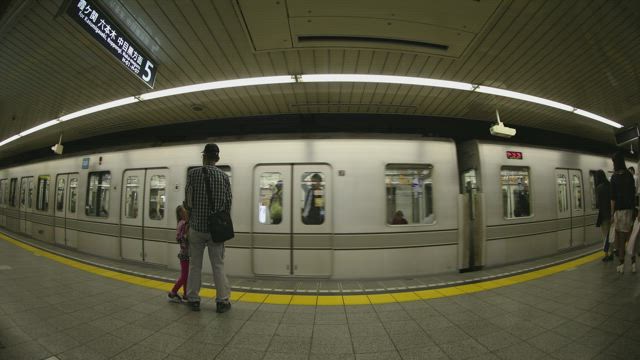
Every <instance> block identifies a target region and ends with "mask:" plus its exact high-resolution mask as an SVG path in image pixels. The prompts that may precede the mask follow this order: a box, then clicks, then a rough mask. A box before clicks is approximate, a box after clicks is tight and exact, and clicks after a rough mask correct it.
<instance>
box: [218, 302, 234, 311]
mask: <svg viewBox="0 0 640 360" xmlns="http://www.w3.org/2000/svg"><path fill="white" fill-rule="evenodd" d="M229 310H231V303H230V302H228V301H221V302H217V303H216V312H217V313H220V314H222V313H225V312H227V311H229Z"/></svg>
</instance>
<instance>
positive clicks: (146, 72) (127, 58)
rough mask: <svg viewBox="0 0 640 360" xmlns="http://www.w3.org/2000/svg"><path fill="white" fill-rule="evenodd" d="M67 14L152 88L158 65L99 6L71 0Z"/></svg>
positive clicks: (80, 0)
mask: <svg viewBox="0 0 640 360" xmlns="http://www.w3.org/2000/svg"><path fill="white" fill-rule="evenodd" d="M67 15H69V16H70V17H71V18H72V19H73V20H75V22H77V23H78V24H80V26H82V28H84V29H85V30H86V31H87V32H88V33H89V34H91V36H93V38H94V39H96V41H98V42H99V43H100V44H102V46H104V47H105V48H106V49H107V50H108V51H109V52H110V53H111V54H112V55H113V56H115V57H116V58H117V59H118V60H119V61H120V63H122V65H124V66H125V67H126V68H127V69H129V71H131V72H132V73H133V74H135V75H136V76H137V77H138V78H140V79H141V80H142V81H144V83H145V84H147V86H149V87H150V88H152V89H153V85H154V83H155V81H156V72H157V71H158V67H157V66H156V64H155V63H154V62H153V61H152V60H151V59H150V58H149V56H147V55H146V54H145V53H144V52H143V51H142V48H141V47H140V46H138V45H136V44H134V42H133V41H132V40H131V39H129V37H128V36H126V35H125V33H124V32H123V31H121V30H120V28H118V26H117V25H116V24H115V22H113V21H112V20H111V19H109V17H107V16H106V15H105V14H104V13H103V12H102V10H100V8H98V7H97V6H96V5H95V4H93V3H92V2H90V1H88V0H73V1H72V2H71V3H70V5H69V7H68V8H67Z"/></svg>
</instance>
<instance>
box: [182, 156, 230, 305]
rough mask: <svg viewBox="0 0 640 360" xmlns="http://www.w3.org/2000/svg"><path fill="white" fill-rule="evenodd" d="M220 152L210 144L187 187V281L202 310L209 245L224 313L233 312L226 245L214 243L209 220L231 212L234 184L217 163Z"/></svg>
mask: <svg viewBox="0 0 640 360" xmlns="http://www.w3.org/2000/svg"><path fill="white" fill-rule="evenodd" d="M219 154H220V149H219V148H218V145H216V144H207V145H206V146H205V147H204V151H203V152H202V166H203V167H199V168H194V169H191V170H189V173H188V174H187V184H186V186H185V199H186V205H187V209H188V210H189V253H190V255H191V261H190V263H189V278H188V280H187V299H188V304H189V306H190V307H191V310H193V311H200V296H199V293H200V287H201V286H202V280H201V275H202V256H203V255H204V248H205V246H207V247H208V250H209V260H210V261H211V268H212V270H213V280H214V281H215V284H216V312H219V313H223V312H226V311H228V310H229V309H231V303H230V302H229V295H230V294H231V289H230V287H229V281H228V280H227V276H226V274H225V272H224V242H219V243H217V242H213V240H212V239H211V234H210V233H209V230H210V229H209V223H208V221H207V217H208V215H209V213H210V210H214V211H220V210H226V211H229V212H230V211H231V184H230V183H229V177H228V176H227V174H225V173H224V172H223V171H222V170H220V169H218V168H217V167H216V166H215V164H216V162H218V160H220V156H219ZM205 176H207V177H208V178H209V184H210V185H209V186H210V187H211V191H212V194H211V200H212V202H213V204H209V199H208V197H207V193H206V191H207V186H206V183H205Z"/></svg>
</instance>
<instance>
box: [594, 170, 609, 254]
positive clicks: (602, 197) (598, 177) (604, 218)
mask: <svg viewBox="0 0 640 360" xmlns="http://www.w3.org/2000/svg"><path fill="white" fill-rule="evenodd" d="M595 181H596V207H597V208H598V220H596V226H597V227H599V228H600V232H601V233H602V239H603V241H604V244H603V246H604V247H603V250H604V258H603V259H602V261H611V260H613V246H610V245H609V229H610V228H611V204H610V202H609V199H610V196H611V188H610V185H609V180H607V175H606V174H605V173H604V170H598V171H596V174H595Z"/></svg>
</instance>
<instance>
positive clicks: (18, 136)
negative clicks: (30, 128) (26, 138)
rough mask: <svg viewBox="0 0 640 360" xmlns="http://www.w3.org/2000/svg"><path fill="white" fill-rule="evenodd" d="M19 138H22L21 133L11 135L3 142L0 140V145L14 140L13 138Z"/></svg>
mask: <svg viewBox="0 0 640 360" xmlns="http://www.w3.org/2000/svg"><path fill="white" fill-rule="evenodd" d="M19 138H20V135H13V136H12V137H10V138H8V139H4V140H3V141H2V142H0V146H2V145H6V144H8V143H10V142H12V141H13V140H17V139H19Z"/></svg>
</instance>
